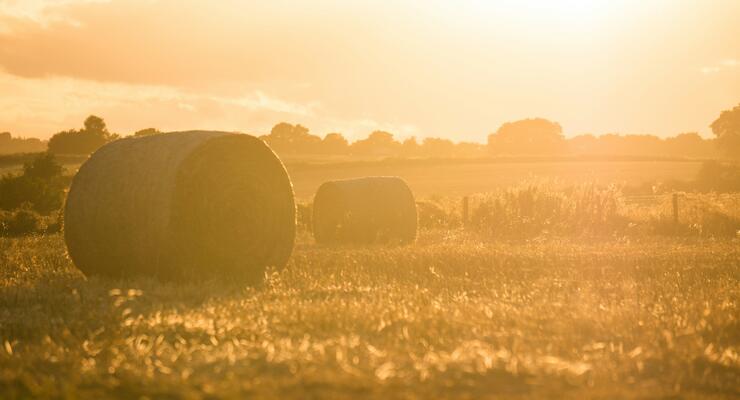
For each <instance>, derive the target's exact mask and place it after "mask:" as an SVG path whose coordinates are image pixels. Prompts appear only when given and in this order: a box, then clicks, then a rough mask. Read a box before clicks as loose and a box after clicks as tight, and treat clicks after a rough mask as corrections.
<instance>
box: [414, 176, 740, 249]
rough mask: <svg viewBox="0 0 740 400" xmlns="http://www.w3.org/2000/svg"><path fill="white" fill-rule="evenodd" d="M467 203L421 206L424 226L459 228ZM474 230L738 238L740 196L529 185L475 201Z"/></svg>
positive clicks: (501, 234)
mask: <svg viewBox="0 0 740 400" xmlns="http://www.w3.org/2000/svg"><path fill="white" fill-rule="evenodd" d="M461 209H462V199H461V198H454V199H453V198H443V199H440V198H438V197H436V198H431V199H427V200H425V201H421V202H419V225H420V226H421V227H422V228H428V229H429V228H431V229H434V228H447V229H450V228H458V227H461V226H462V225H463V223H462V215H461V212H462V211H461ZM469 209H470V215H469V221H468V223H467V225H466V228H467V229H468V230H471V231H473V232H476V233H478V234H480V235H482V236H484V237H489V238H492V239H495V238H511V239H522V238H533V237H537V236H542V235H546V236H574V235H575V236H589V237H599V236H601V237H604V236H607V237H608V236H625V235H626V236H644V235H668V236H706V237H710V236H712V237H734V236H736V235H738V230H740V195H727V194H725V195H718V194H712V193H709V194H687V193H682V194H679V195H678V220H675V219H674V210H673V195H672V194H670V193H669V194H664V195H655V196H638V197H636V198H635V197H633V196H625V195H624V194H623V192H622V190H621V188H620V187H618V186H615V185H610V186H600V185H597V184H594V183H590V184H582V185H576V186H571V187H569V188H565V189H562V188H559V187H558V186H557V185H554V184H550V183H541V182H539V183H528V184H525V185H521V186H516V187H512V188H509V189H505V190H500V191H497V192H492V193H487V194H479V195H473V196H470V197H469Z"/></svg>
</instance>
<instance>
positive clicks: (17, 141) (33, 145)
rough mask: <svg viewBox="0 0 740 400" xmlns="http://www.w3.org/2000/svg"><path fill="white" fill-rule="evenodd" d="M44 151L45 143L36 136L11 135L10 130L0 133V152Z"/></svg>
mask: <svg viewBox="0 0 740 400" xmlns="http://www.w3.org/2000/svg"><path fill="white" fill-rule="evenodd" d="M42 151H46V143H44V142H42V141H41V140H39V139H36V138H28V139H25V138H19V137H13V136H12V135H11V134H10V132H2V133H0V154H12V153H38V152H42Z"/></svg>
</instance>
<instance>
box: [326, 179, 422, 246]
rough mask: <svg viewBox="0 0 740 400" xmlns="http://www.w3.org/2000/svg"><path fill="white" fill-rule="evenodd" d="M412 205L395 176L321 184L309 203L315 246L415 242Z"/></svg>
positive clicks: (404, 185)
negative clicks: (317, 244) (311, 203)
mask: <svg viewBox="0 0 740 400" xmlns="http://www.w3.org/2000/svg"><path fill="white" fill-rule="evenodd" d="M416 225H417V217H416V202H415V201H414V195H413V193H412V192H411V189H409V187H408V185H407V184H406V182H404V181H403V179H401V178H397V177H386V176H378V177H366V178H358V179H347V180H338V181H330V182H325V183H323V184H322V185H321V186H320V187H319V190H318V191H317V192H316V196H315V197H314V201H313V232H314V237H315V238H316V241H317V242H318V243H388V242H397V243H409V242H413V241H414V239H416Z"/></svg>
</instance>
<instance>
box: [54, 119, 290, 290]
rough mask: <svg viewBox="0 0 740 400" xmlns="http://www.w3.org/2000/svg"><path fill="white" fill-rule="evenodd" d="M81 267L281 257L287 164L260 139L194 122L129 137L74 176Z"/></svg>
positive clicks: (223, 269) (68, 223)
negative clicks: (195, 126)
mask: <svg viewBox="0 0 740 400" xmlns="http://www.w3.org/2000/svg"><path fill="white" fill-rule="evenodd" d="M64 222H65V224H64V238H65V241H66V243H67V249H68V251H69V255H70V257H71V258H72V261H73V262H74V263H75V265H76V266H77V267H78V268H79V269H80V270H81V271H82V272H84V273H85V274H93V275H106V276H118V277H120V276H130V275H149V276H157V277H163V278H170V277H184V276H203V275H224V274H229V275H231V274H244V275H246V276H251V277H254V278H257V279H258V278H260V277H261V276H263V272H264V269H265V268H266V267H267V266H276V267H283V266H284V265H285V263H286V262H287V260H288V258H289V257H290V254H291V252H292V249H293V244H294V240H295V200H294V196H293V186H292V184H291V182H290V178H289V177H288V174H287V172H286V170H285V167H284V166H283V164H282V163H281V162H280V160H279V159H278V157H277V156H276V155H275V153H273V152H272V150H270V148H269V147H268V146H267V145H266V144H265V143H264V142H263V141H261V140H260V139H258V138H255V137H253V136H249V135H244V134H234V133H227V132H206V131H190V132H175V133H166V134H160V135H152V136H146V137H139V138H125V139H121V140H117V141H115V142H112V143H109V144H107V145H105V146H103V147H102V148H100V149H99V150H98V151H96V152H95V153H94V154H93V155H92V156H91V157H90V158H89V159H88V160H87V162H85V163H84V164H83V165H82V167H80V170H79V172H78V173H77V175H76V176H75V177H74V180H73V181H72V185H71V187H70V190H69V195H68V196H67V204H66V206H65V214H64Z"/></svg>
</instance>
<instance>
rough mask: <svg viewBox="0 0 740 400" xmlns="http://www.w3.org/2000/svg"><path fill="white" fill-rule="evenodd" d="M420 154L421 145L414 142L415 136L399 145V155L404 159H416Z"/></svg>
mask: <svg viewBox="0 0 740 400" xmlns="http://www.w3.org/2000/svg"><path fill="white" fill-rule="evenodd" d="M420 152H421V145H419V142H418V141H417V140H416V137H415V136H411V137H410V138H408V139H406V140H404V141H403V143H401V154H403V156H404V157H416V156H418V155H419V153H420Z"/></svg>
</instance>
